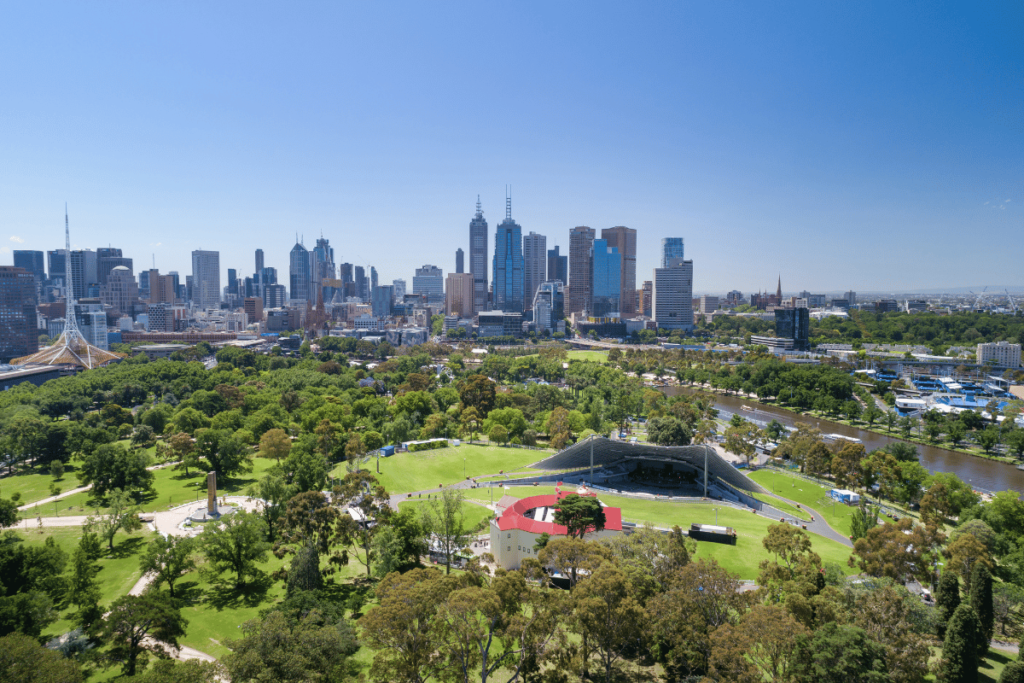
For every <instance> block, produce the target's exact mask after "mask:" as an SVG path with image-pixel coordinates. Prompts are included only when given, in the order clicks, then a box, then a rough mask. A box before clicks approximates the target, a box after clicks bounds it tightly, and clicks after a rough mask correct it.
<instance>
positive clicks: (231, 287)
mask: <svg viewBox="0 0 1024 683" xmlns="http://www.w3.org/2000/svg"><path fill="white" fill-rule="evenodd" d="M224 291H226V292H227V293H228V294H231V295H232V296H238V271H237V270H235V269H234V268H228V286H227V287H225V288H224Z"/></svg>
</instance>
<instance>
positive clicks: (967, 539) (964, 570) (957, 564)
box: [945, 534, 995, 595]
mask: <svg viewBox="0 0 1024 683" xmlns="http://www.w3.org/2000/svg"><path fill="white" fill-rule="evenodd" d="M945 555H946V558H947V562H946V565H947V566H946V571H948V572H953V573H954V574H957V575H959V576H960V578H961V579H963V582H964V588H965V589H966V591H967V594H968V595H970V593H971V581H972V580H973V578H974V568H975V567H976V566H977V565H979V564H983V565H985V566H986V567H988V568H989V569H990V570H991V569H992V568H994V567H995V562H994V561H993V560H992V555H991V554H990V553H989V551H988V548H986V547H985V544H984V543H982V542H981V540H979V539H978V537H977V536H975V535H974V534H963V535H961V536H959V537H958V538H957V539H956V540H955V541H953V542H952V543H950V544H949V545H948V546H946V550H945Z"/></svg>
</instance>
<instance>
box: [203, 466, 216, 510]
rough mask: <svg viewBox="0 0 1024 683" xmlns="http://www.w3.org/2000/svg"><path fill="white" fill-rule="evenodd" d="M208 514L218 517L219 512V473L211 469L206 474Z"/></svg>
mask: <svg viewBox="0 0 1024 683" xmlns="http://www.w3.org/2000/svg"><path fill="white" fill-rule="evenodd" d="M206 514H207V515H208V516H210V517H213V518H216V517H217V515H218V513H217V473H216V472H215V471H211V472H210V473H209V474H207V475H206Z"/></svg>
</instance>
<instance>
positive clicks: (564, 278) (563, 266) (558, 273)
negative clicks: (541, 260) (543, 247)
mask: <svg viewBox="0 0 1024 683" xmlns="http://www.w3.org/2000/svg"><path fill="white" fill-rule="evenodd" d="M552 280H558V281H559V282H561V283H562V284H563V285H568V284H569V257H568V256H563V255H561V254H559V253H558V246H557V245H556V246H555V248H554V249H548V282H550V281H552Z"/></svg>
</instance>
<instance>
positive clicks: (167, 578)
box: [139, 534, 196, 598]
mask: <svg viewBox="0 0 1024 683" xmlns="http://www.w3.org/2000/svg"><path fill="white" fill-rule="evenodd" d="M195 547H196V539H195V538H192V537H190V536H170V535H168V536H164V535H162V534H157V535H156V537H155V538H154V539H153V540H152V541H151V542H150V544H149V545H148V546H146V551H145V552H144V553H143V554H142V556H141V557H140V558H139V568H140V569H141V570H142V573H143V574H150V573H152V574H153V575H154V577H153V582H154V583H155V584H156V585H157V586H159V585H160V584H161V583H166V584H167V588H168V590H169V591H170V594H171V597H172V598H173V597H174V583H175V582H176V581H177V580H178V579H180V578H181V576H182V574H186V573H188V572H190V571H192V570H193V569H195V568H196V563H195V559H194V558H193V553H194V552H195Z"/></svg>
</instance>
